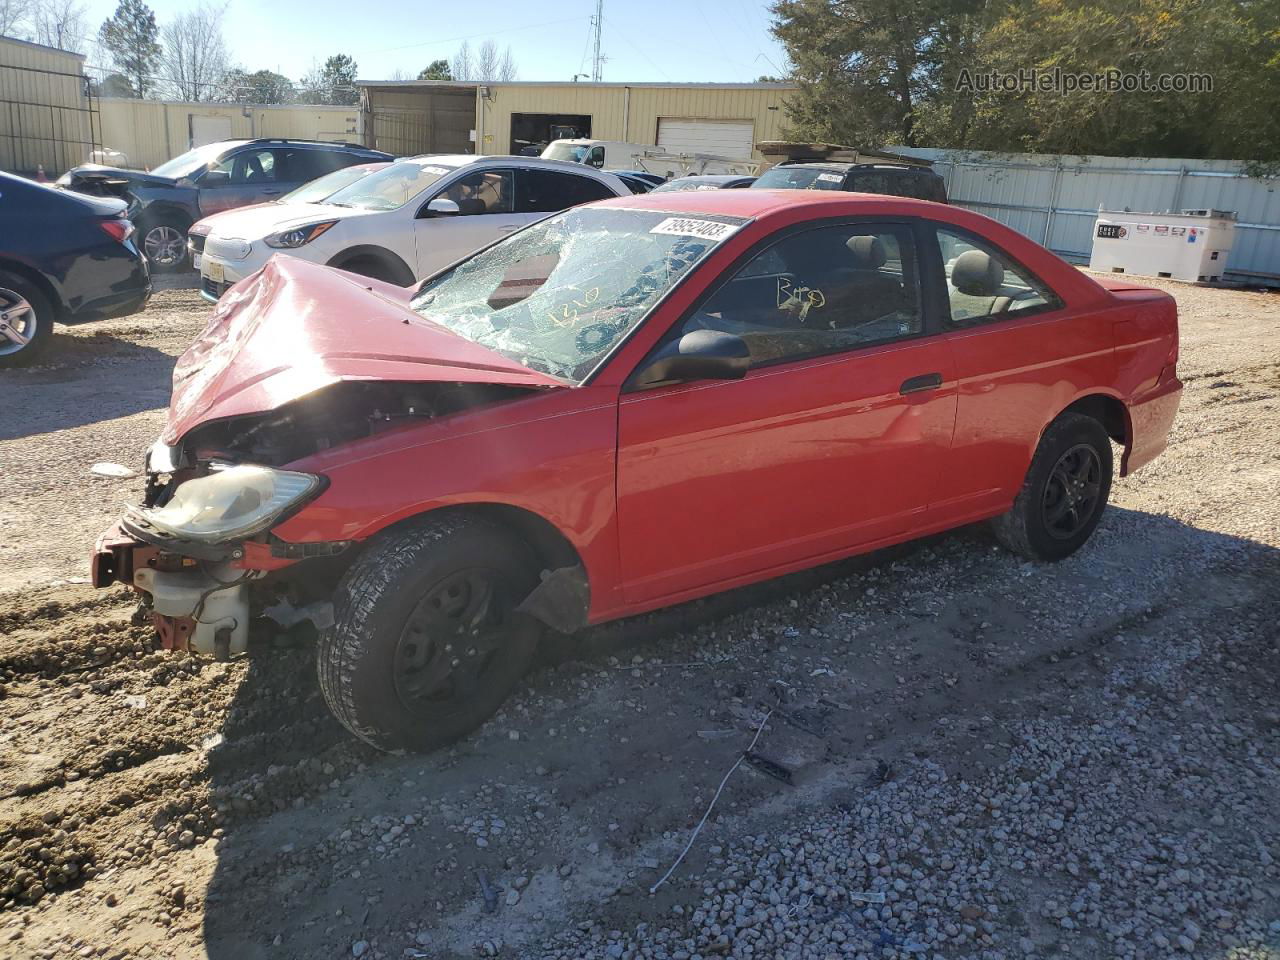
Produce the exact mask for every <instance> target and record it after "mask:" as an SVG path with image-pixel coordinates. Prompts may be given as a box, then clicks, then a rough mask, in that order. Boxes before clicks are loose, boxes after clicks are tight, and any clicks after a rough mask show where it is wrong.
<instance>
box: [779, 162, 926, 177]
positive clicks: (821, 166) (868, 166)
mask: <svg viewBox="0 0 1280 960" xmlns="http://www.w3.org/2000/svg"><path fill="white" fill-rule="evenodd" d="M777 167H804V168H806V169H809V168H812V169H814V170H835V171H838V172H839V173H845V172H847V171H849V170H894V171H902V172H903V173H905V172H907V171H909V170H914V171H917V172H919V173H933V175H934V176H935V177H936V176H938V174H936V173H934V172H933V171H932V170H929V169H927V168H925V167H913V166H910V165H908V164H905V163H855V162H854V161H852V160H783V161H782V162H781V163H778V164H775V166H774V168H773V169H776V168H777Z"/></svg>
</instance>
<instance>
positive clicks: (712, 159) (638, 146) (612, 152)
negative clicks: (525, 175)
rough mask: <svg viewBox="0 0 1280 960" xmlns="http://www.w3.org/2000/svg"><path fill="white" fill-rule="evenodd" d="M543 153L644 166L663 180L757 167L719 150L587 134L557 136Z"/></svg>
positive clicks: (599, 165) (612, 166)
mask: <svg viewBox="0 0 1280 960" xmlns="http://www.w3.org/2000/svg"><path fill="white" fill-rule="evenodd" d="M542 155H543V156H544V157H546V158H547V159H549V160H565V161H567V162H569V163H583V164H586V165H587V166H591V167H595V168H596V169H598V170H609V171H611V172H612V171H617V170H630V169H632V168H635V167H639V168H641V170H642V171H643V172H645V173H648V174H650V175H651V176H657V177H659V178H660V179H662V180H667V179H670V178H671V177H684V176H690V175H693V174H703V173H709V174H716V173H734V174H744V175H745V174H747V173H752V172H754V171H755V170H756V168H757V166H758V165H757V164H756V163H755V161H752V160H739V159H735V158H733V157H723V156H720V155H719V154H715V153H677V152H672V151H671V150H669V149H667V148H665V147H659V146H657V145H655V144H644V143H623V142H621V141H617V140H591V139H588V138H585V137H578V138H574V139H565V140H555V141H552V142H551V143H549V144H548V145H547V148H546V149H545V150H543V151H542Z"/></svg>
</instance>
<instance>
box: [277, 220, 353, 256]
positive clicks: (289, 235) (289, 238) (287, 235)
mask: <svg viewBox="0 0 1280 960" xmlns="http://www.w3.org/2000/svg"><path fill="white" fill-rule="evenodd" d="M337 222H338V221H337V220H325V221H324V222H323V223H308V224H307V225H306V226H302V227H291V228H290V229H288V230H281V231H280V232H279V233H273V234H271V236H269V237H267V238H266V240H265V243H266V245H267V246H268V247H276V248H277V249H281V250H290V249H292V248H294V247H302V246H305V245H306V244H308V243H310V242H311V241H312V240H314V239H315V238H316V237H318V236H320V234H322V233H324V232H325V231H326V230H328V229H329V228H330V227H332V226H333V225H334V224H336V223H337Z"/></svg>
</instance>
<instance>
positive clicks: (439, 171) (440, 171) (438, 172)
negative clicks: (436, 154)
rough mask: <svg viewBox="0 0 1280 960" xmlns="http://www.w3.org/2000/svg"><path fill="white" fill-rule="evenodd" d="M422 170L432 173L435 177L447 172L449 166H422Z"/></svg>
mask: <svg viewBox="0 0 1280 960" xmlns="http://www.w3.org/2000/svg"><path fill="white" fill-rule="evenodd" d="M422 172H423V173H433V174H435V175H436V176H437V177H443V176H444V175H445V174H446V173H448V172H449V168H448V167H423V168H422Z"/></svg>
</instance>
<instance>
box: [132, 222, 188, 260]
mask: <svg viewBox="0 0 1280 960" xmlns="http://www.w3.org/2000/svg"><path fill="white" fill-rule="evenodd" d="M140 233H141V234H142V242H141V244H140V245H141V247H142V252H143V254H144V255H145V256H146V258H147V263H148V264H150V265H151V270H152V272H154V273H161V272H167V271H172V270H177V269H179V268H180V267H181V266H182V265H183V264H184V263H186V262H187V229H186V227H184V226H183V225H182V224H180V223H177V222H176V221H172V220H159V221H152V222H149V223H145V224H144V225H143V227H142V229H141V231H140Z"/></svg>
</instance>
